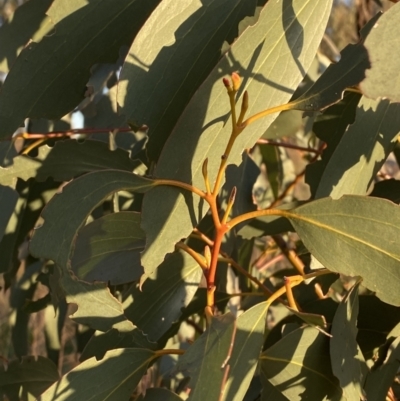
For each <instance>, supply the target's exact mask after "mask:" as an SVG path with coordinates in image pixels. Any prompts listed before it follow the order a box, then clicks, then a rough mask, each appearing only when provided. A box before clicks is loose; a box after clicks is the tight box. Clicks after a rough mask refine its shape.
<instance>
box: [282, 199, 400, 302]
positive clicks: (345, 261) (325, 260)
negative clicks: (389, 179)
mask: <svg viewBox="0 0 400 401" xmlns="http://www.w3.org/2000/svg"><path fill="white" fill-rule="evenodd" d="M377 211H379V213H377ZM285 217H287V218H289V220H290V221H291V223H292V224H293V227H294V228H295V230H296V232H297V233H298V234H299V236H300V238H301V240H302V241H303V243H304V245H305V246H306V248H307V249H308V250H309V251H310V252H311V253H312V255H313V256H315V257H316V259H317V260H318V261H319V262H320V263H322V265H323V266H325V267H327V268H328V269H329V270H332V271H336V272H338V273H342V274H345V275H347V276H361V277H362V278H363V285H364V286H365V287H367V288H368V289H370V290H371V291H374V292H375V293H376V295H377V296H378V298H380V299H381V300H382V301H384V302H387V303H389V304H392V305H396V306H399V305H400V295H399V291H398V282H399V278H400V270H399V262H400V252H399V246H398V238H400V209H399V206H397V205H395V204H394V203H391V202H389V201H387V200H385V199H379V198H371V197H362V196H343V197H342V198H340V199H338V200H333V199H330V198H324V199H320V200H318V201H314V202H310V203H308V204H306V205H303V206H300V207H298V208H297V209H294V210H293V211H290V212H285Z"/></svg>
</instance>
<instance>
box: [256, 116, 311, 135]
mask: <svg viewBox="0 0 400 401" xmlns="http://www.w3.org/2000/svg"><path fill="white" fill-rule="evenodd" d="M302 127H303V113H302V112H301V111H299V110H287V111H282V113H281V114H279V116H278V117H277V118H276V120H275V121H274V122H273V123H272V124H271V125H270V126H269V127H268V129H267V130H266V131H265V133H264V134H263V136H262V137H261V138H263V139H278V138H282V137H283V136H285V137H288V136H289V137H290V136H293V135H296V133H297V132H299V130H300V129H301V128H302Z"/></svg>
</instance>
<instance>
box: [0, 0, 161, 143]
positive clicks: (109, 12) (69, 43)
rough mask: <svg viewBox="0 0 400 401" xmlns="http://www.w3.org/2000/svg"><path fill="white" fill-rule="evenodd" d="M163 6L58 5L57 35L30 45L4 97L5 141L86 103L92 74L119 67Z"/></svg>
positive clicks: (74, 0)
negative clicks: (124, 51) (31, 123)
mask: <svg viewBox="0 0 400 401" xmlns="http://www.w3.org/2000/svg"><path fill="white" fill-rule="evenodd" d="M159 2H160V0H121V1H118V2H115V3H113V4H112V5H111V4H110V3H109V2H108V1H106V0H99V1H95V2H87V1H86V0H71V1H68V2H65V1H64V0H54V2H53V3H52V5H51V7H50V8H49V10H48V11H47V16H48V17H49V18H50V19H51V21H52V23H53V24H54V33H52V35H47V36H44V37H43V38H42V40H40V41H39V42H38V43H36V42H33V41H32V42H30V43H29V44H28V45H27V46H26V47H25V48H24V49H23V50H22V52H21V53H20V55H19V56H18V58H17V60H16V61H15V63H14V64H13V67H12V69H11V71H10V72H9V74H8V75H7V79H6V81H5V82H4V85H3V86H2V88H1V92H0V127H1V132H0V137H1V138H4V137H7V136H10V135H12V134H13V133H14V131H15V130H16V129H17V128H18V127H19V125H20V124H22V122H23V120H24V118H26V117H31V118H40V117H43V118H48V119H59V118H61V117H62V116H63V115H65V114H66V113H67V112H69V111H70V110H72V109H73V108H74V107H75V106H76V105H77V104H79V102H80V101H81V100H82V99H83V98H84V93H85V85H86V83H87V82H88V80H89V78H90V68H91V67H92V66H93V64H95V63H98V62H103V63H104V62H115V61H116V60H117V59H118V52H119V49H120V47H121V46H122V45H128V44H130V42H131V41H132V39H133V37H134V36H135V34H136V33H137V32H138V31H139V29H140V28H141V26H142V25H143V23H144V21H146V19H147V17H148V16H149V14H150V13H151V11H152V10H153V9H154V8H155V7H156V6H157V4H158V3H159Z"/></svg>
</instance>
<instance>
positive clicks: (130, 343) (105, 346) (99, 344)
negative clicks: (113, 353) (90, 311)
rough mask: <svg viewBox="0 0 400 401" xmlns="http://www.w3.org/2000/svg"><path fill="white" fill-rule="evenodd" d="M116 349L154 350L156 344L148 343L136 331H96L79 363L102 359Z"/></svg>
mask: <svg viewBox="0 0 400 401" xmlns="http://www.w3.org/2000/svg"><path fill="white" fill-rule="evenodd" d="M118 348H147V349H151V350H155V349H156V348H157V344H156V343H152V342H150V341H148V339H147V337H145V336H144V334H143V333H142V332H141V331H140V330H138V329H135V330H132V331H127V332H120V331H118V330H116V329H111V330H109V331H107V332H105V333H104V332H101V331H96V332H95V333H94V334H93V335H92V337H91V338H90V340H89V341H88V343H87V344H86V346H85V348H84V350H83V352H82V354H81V356H80V357H79V361H80V362H83V361H86V360H87V359H89V358H92V357H96V359H97V360H100V359H103V357H104V355H105V354H106V352H107V351H110V350H113V349H118Z"/></svg>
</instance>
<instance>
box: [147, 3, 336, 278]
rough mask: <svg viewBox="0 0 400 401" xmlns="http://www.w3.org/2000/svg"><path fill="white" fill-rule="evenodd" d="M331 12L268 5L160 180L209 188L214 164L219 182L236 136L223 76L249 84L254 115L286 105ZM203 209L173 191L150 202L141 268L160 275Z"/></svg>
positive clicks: (185, 129)
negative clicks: (163, 263)
mask: <svg viewBox="0 0 400 401" xmlns="http://www.w3.org/2000/svg"><path fill="white" fill-rule="evenodd" d="M331 4H332V2H331V1H326V0H312V1H311V0H308V1H304V0H293V1H284V2H268V3H267V5H266V6H265V8H264V9H263V11H262V12H261V14H260V17H259V20H258V23H257V24H256V25H254V26H252V27H250V28H247V29H246V30H245V31H244V33H243V34H242V35H241V36H240V37H239V39H238V40H237V41H236V42H235V43H234V44H233V45H232V47H231V48H230V50H229V51H228V52H227V54H226V55H225V56H224V57H223V58H222V59H221V61H220V62H219V63H218V64H217V66H216V67H215V68H214V70H213V71H212V73H211V74H210V75H209V76H208V78H207V79H206V80H205V82H204V83H203V84H202V86H201V87H200V88H199V90H198V91H197V92H196V94H195V95H194V96H193V98H192V99H191V101H190V103H189V105H188V106H187V107H186V109H185V111H184V112H183V114H182V116H181V117H180V119H179V121H178V123H177V125H176V126H175V128H174V131H173V132H172V134H171V136H170V137H169V140H168V142H167V143H166V146H165V147H164V149H163V152H162V154H161V156H160V159H159V162H158V164H157V168H156V172H155V173H156V176H159V177H167V178H170V179H171V178H172V179H177V180H181V181H186V182H191V183H193V184H194V185H196V186H198V187H203V186H204V183H203V176H202V169H201V166H202V164H203V162H204V160H205V159H206V158H208V169H209V175H210V179H211V181H213V180H214V179H215V177H216V173H217V170H218V167H219V164H220V159H221V155H222V154H223V153H224V150H225V146H226V143H227V141H228V138H229V135H230V131H231V127H230V122H229V120H230V116H229V101H228V97H227V95H226V88H225V87H224V85H223V84H222V82H220V79H221V71H222V72H224V73H226V74H229V73H230V72H232V71H235V70H237V71H238V72H239V74H240V75H241V76H242V77H243V84H242V89H241V94H242V93H243V90H245V89H247V90H248V92H249V97H250V107H249V115H250V114H253V113H256V112H258V111H261V110H263V109H265V108H269V107H272V106H276V105H278V104H282V103H286V102H287V101H288V100H289V99H290V97H291V95H292V94H293V92H294V90H295V89H296V88H297V86H298V84H299V83H300V81H301V80H302V77H303V76H304V75H305V73H306V70H307V69H308V67H309V65H310V64H311V62H312V60H313V57H314V55H315V52H316V50H317V48H318V45H319V43H320V40H321V38H322V35H323V33H324V30H325V26H326V22H327V19H328V17H329V13H330V8H331ZM255 49H256V50H255ZM276 117H277V116H276V115H270V116H268V117H266V118H265V119H261V120H258V121H257V122H256V123H254V124H252V125H251V126H249V127H248V128H247V129H246V130H245V131H244V132H243V134H242V135H240V136H239V137H238V139H237V141H236V142H235V145H234V147H233V149H232V153H231V159H230V161H231V162H232V163H239V162H240V160H241V153H242V151H243V149H244V148H249V147H251V146H253V145H254V142H255V141H256V140H257V138H258V137H259V136H260V132H264V131H265V130H266V128H267V127H268V126H269V125H270V124H271V123H272V122H273V121H274V119H275V118H276ZM182 149H184V151H182ZM203 203H204V202H200V201H199V200H198V199H197V198H194V197H192V196H190V195H185V196H179V195H177V194H176V192H175V191H173V190H172V189H170V188H162V189H161V190H156V191H154V194H152V195H150V196H145V201H144V207H143V215H142V218H143V224H142V226H143V228H144V230H145V231H146V235H147V243H146V249H145V251H144V254H143V257H142V263H143V266H144V267H145V271H146V272H151V271H153V270H154V269H155V268H156V267H157V266H158V265H159V263H160V262H161V261H162V260H163V258H164V255H165V254H166V253H168V252H170V251H171V250H172V249H173V246H174V244H175V243H176V242H177V241H178V240H179V239H180V238H182V237H183V236H187V235H188V234H189V233H190V231H191V230H192V228H193V227H194V226H195V225H196V224H197V222H198V220H199V218H200V217H201V216H202V214H203V213H204V209H203V207H202V204H203ZM176 227H179V230H176Z"/></svg>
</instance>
